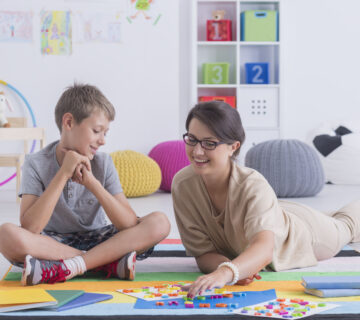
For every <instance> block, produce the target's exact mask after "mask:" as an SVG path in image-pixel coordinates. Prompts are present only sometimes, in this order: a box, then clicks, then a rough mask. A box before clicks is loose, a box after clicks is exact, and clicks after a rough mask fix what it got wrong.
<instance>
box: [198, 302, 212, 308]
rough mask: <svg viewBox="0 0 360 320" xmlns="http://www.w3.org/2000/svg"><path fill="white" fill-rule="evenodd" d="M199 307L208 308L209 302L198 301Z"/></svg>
mask: <svg viewBox="0 0 360 320" xmlns="http://www.w3.org/2000/svg"><path fill="white" fill-rule="evenodd" d="M199 307H200V308H210V303H199Z"/></svg>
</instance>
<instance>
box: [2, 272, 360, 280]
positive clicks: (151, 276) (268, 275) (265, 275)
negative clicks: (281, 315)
mask: <svg viewBox="0 0 360 320" xmlns="http://www.w3.org/2000/svg"><path fill="white" fill-rule="evenodd" d="M201 275H202V273H200V272H138V273H136V277H135V281H181V280H183V281H194V280H195V279H196V278H197V277H199V276H201ZM260 275H261V277H262V280H263V281H301V277H302V276H304V275H306V276H341V275H342V276H358V275H360V272H260ZM20 280H21V272H9V273H8V274H7V276H6V278H5V281H20ZM68 281H74V282H81V281H116V278H108V279H105V278H104V276H103V275H99V274H97V275H96V274H95V275H94V274H91V275H90V274H89V273H86V274H85V276H82V277H75V278H73V279H71V280H68ZM119 281H120V280H119Z"/></svg>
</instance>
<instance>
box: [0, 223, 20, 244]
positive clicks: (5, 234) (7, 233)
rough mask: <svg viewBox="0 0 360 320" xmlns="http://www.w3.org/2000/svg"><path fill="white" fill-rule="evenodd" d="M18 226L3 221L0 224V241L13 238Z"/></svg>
mask: <svg viewBox="0 0 360 320" xmlns="http://www.w3.org/2000/svg"><path fill="white" fill-rule="evenodd" d="M17 229H18V226H16V225H15V224H13V223H4V224H2V225H1V226H0V242H1V241H5V240H9V239H13V238H14V237H15V236H16V234H17Z"/></svg>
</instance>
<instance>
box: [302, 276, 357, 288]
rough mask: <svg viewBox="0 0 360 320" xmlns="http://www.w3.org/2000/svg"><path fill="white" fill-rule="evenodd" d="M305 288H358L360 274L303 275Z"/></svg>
mask: <svg viewBox="0 0 360 320" xmlns="http://www.w3.org/2000/svg"><path fill="white" fill-rule="evenodd" d="M302 280H303V282H302V285H303V286H304V287H305V288H307V289H360V276H303V277H302Z"/></svg>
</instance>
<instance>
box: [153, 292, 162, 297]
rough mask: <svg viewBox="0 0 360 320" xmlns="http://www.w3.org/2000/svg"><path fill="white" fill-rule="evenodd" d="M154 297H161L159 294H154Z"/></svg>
mask: <svg viewBox="0 0 360 320" xmlns="http://www.w3.org/2000/svg"><path fill="white" fill-rule="evenodd" d="M154 296H155V297H161V296H162V294H161V293H154Z"/></svg>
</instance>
